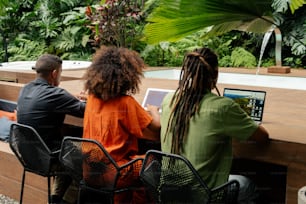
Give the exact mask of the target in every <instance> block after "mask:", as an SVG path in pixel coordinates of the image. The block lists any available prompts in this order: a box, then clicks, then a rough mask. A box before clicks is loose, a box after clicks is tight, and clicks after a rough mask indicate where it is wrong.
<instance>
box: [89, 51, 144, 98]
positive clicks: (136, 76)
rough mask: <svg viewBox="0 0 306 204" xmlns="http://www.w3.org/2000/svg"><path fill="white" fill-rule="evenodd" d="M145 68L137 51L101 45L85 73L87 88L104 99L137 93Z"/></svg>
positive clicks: (90, 92)
mask: <svg viewBox="0 0 306 204" xmlns="http://www.w3.org/2000/svg"><path fill="white" fill-rule="evenodd" d="M144 68H145V63H144V61H143V60H142V58H141V57H140V56H139V54H138V53H137V52H135V51H132V50H129V49H127V48H117V47H107V46H101V47H100V49H98V50H97V51H96V53H95V55H94V57H93V61H92V64H91V65H90V66H89V68H88V70H87V72H86V73H85V75H84V79H85V90H87V91H88V93H89V94H93V95H95V96H96V97H97V98H101V99H103V100H109V99H112V98H115V97H118V96H122V95H130V94H135V93H137V92H138V91H139V83H140V82H141V79H142V77H143V70H144Z"/></svg>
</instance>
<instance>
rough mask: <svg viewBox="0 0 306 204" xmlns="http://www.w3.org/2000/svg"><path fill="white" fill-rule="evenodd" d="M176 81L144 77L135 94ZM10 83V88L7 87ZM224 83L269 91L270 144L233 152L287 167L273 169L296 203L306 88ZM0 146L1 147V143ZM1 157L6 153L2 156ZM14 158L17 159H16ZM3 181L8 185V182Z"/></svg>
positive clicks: (14, 91) (303, 172) (12, 92)
mask: <svg viewBox="0 0 306 204" xmlns="http://www.w3.org/2000/svg"><path fill="white" fill-rule="evenodd" d="M75 74H76V76H79V75H80V74H79V72H76V73H75ZM177 83H178V82H177V81H176V80H166V79H144V80H143V81H142V84H141V86H140V93H138V94H136V95H135V98H136V100H137V101H139V103H141V101H142V99H143V97H144V94H145V91H146V89H147V88H148V87H154V88H165V89H175V88H176V87H177ZM12 84H14V83H10V82H0V98H2V96H3V95H4V96H5V98H4V99H6V100H16V99H17V95H18V91H19V90H20V88H21V87H22V86H23V85H21V84H16V83H15V85H12ZM60 86H61V87H63V88H65V89H67V90H68V91H69V92H70V93H72V94H78V93H79V92H80V91H81V90H82V89H83V81H82V80H70V81H62V82H61V84H60ZM8 87H10V88H11V89H8ZM224 87H232V88H245V89H257V90H265V91H266V92H267V97H266V104H265V109H264V116H263V125H264V126H265V128H266V129H267V130H268V131H269V133H270V138H271V143H270V144H269V145H267V146H262V147H259V146H258V145H256V144H254V143H251V142H237V141H235V142H234V143H233V149H234V155H235V157H237V158H242V159H248V160H252V161H258V162H264V163H268V164H274V165H279V166H281V167H284V169H285V170H284V171H281V172H274V173H275V174H284V173H285V175H284V176H285V178H286V189H285V190H284V192H285V194H286V196H285V197H286V201H285V203H288V204H296V203H297V192H298V190H299V189H300V188H301V187H303V186H305V185H306V158H305V155H306V154H305V153H306V122H305V121H306V111H305V104H306V91H302V90H291V89H290V90H289V89H278V88H267V87H253V86H237V85H229V84H219V85H218V88H219V90H220V92H221V93H222V92H223V88H224ZM65 122H66V123H67V124H72V125H76V126H82V119H79V118H75V117H72V116H66V120H65ZM0 148H2V147H1V146H0ZM3 154H6V155H7V154H10V153H8V152H5V153H3ZM0 158H3V157H2V156H0ZM5 158H8V159H6V160H4V159H2V160H0V162H4V163H6V162H8V160H10V161H11V160H12V161H13V160H14V159H13V158H11V159H10V158H9V157H8V156H6V157H5ZM14 162H15V163H16V161H14ZM0 166H1V168H0V171H1V175H0V179H1V182H0V183H1V185H2V182H3V181H5V179H7V178H8V177H7V176H6V175H5V174H3V172H2V171H7V169H6V168H4V166H3V164H1V165H0ZM18 168H19V167H18ZM18 168H17V170H18ZM17 170H16V171H17ZM19 170H20V169H19ZM19 170H18V171H19ZM19 173H20V172H19ZM19 173H18V174H16V175H15V176H16V177H19V175H21V173H20V174H19ZM249 173H250V172H249ZM4 184H7V185H9V184H8V183H4ZM1 185H0V192H1V191H2V193H4V191H3V188H5V187H3V186H2V187H1ZM43 185H44V184H43ZM11 187H14V188H15V190H16V189H17V190H19V185H11ZM5 192H7V191H5ZM7 195H10V194H7ZM18 196H19V195H18ZM18 196H17V198H16V197H14V198H15V199H18Z"/></svg>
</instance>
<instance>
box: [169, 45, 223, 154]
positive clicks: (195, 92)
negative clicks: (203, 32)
mask: <svg viewBox="0 0 306 204" xmlns="http://www.w3.org/2000/svg"><path fill="white" fill-rule="evenodd" d="M217 78H218V59H217V55H216V54H215V53H214V52H213V51H212V50H210V49H209V48H201V49H196V50H194V51H193V52H191V53H188V54H187V55H186V56H185V58H184V62H183V67H182V71H181V74H180V81H179V87H178V88H177V89H176V91H175V93H174V97H173V98H172V100H171V107H173V109H172V111H171V115H170V118H169V123H168V127H167V132H169V131H170V132H172V147H171V152H172V153H175V154H179V153H180V152H181V150H182V144H183V142H184V141H185V138H186V137H187V133H188V129H189V121H190V119H191V117H193V116H194V115H195V114H196V113H199V110H200V102H201V100H202V98H203V97H204V95H205V94H206V93H208V92H210V91H211V90H212V89H214V88H216V90H217V92H218V94H219V91H218V89H217V87H216V83H217ZM219 95H220V94H219Z"/></svg>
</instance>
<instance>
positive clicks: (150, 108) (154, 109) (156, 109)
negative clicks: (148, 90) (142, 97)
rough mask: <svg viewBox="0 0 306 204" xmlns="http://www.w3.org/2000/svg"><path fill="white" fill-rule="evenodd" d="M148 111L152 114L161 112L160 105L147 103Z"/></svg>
mask: <svg viewBox="0 0 306 204" xmlns="http://www.w3.org/2000/svg"><path fill="white" fill-rule="evenodd" d="M147 111H148V112H149V113H150V114H151V115H152V114H159V107H158V106H154V105H150V104H147Z"/></svg>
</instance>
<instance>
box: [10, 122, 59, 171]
mask: <svg viewBox="0 0 306 204" xmlns="http://www.w3.org/2000/svg"><path fill="white" fill-rule="evenodd" d="M9 144H10V148H11V149H12V151H13V152H14V153H15V155H16V157H17V158H18V160H19V161H20V162H21V164H22V165H23V167H24V168H25V170H27V171H30V172H33V173H37V174H39V175H42V176H48V174H49V173H50V168H51V160H52V159H53V158H52V157H51V151H50V149H49V148H48V147H47V145H46V144H45V143H44V141H43V140H42V139H41V137H40V136H39V134H38V133H37V132H36V130H35V129H34V128H32V127H30V126H27V125H23V124H19V123H13V124H12V125H11V128H10V137H9Z"/></svg>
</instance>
